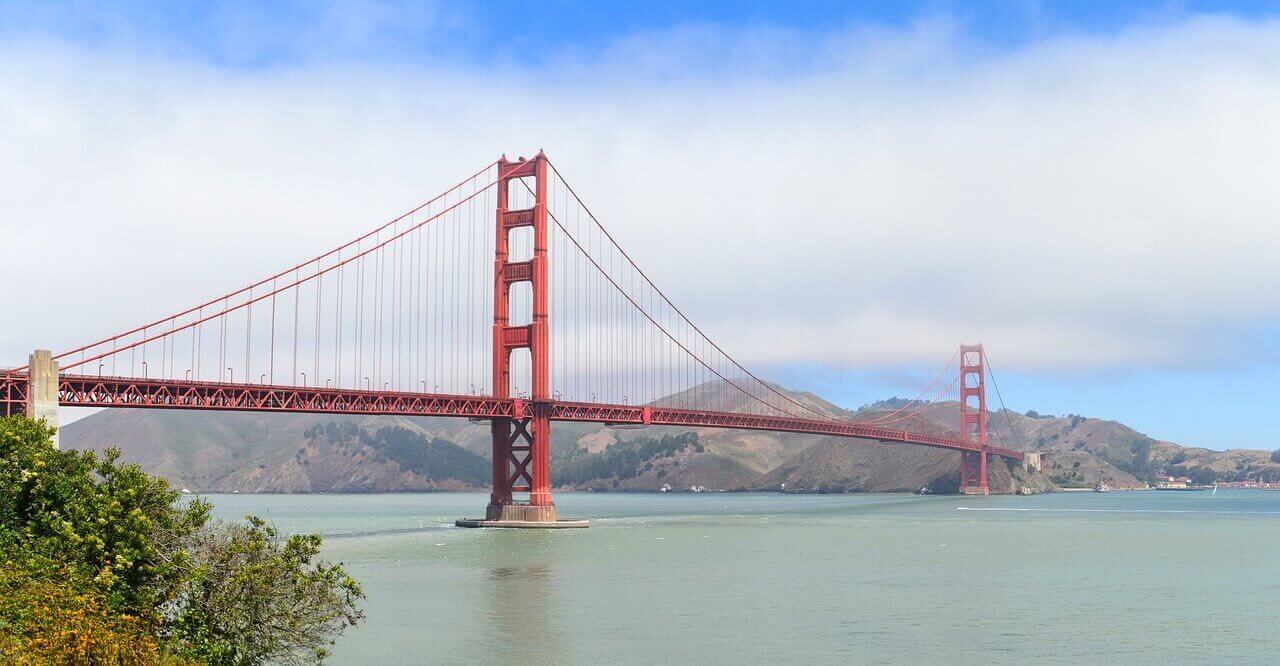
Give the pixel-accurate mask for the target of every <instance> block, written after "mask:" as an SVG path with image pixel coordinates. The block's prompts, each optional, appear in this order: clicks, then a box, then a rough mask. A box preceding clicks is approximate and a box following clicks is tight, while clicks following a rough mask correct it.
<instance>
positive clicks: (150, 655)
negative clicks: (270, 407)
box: [0, 417, 363, 664]
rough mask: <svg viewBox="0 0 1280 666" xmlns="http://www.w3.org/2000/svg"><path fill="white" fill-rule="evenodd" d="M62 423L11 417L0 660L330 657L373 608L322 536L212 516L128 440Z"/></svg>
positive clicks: (2, 422) (4, 458)
mask: <svg viewBox="0 0 1280 666" xmlns="http://www.w3.org/2000/svg"><path fill="white" fill-rule="evenodd" d="M52 434H53V433H52V430H50V429H49V428H47V427H46V426H45V425H44V424H43V423H42V422H34V421H30V420H28V419H26V418H23V417H9V418H2V419H0V561H2V562H3V566H2V567H0V662H3V663H19V664H45V663H51V664H53V663H56V664H152V663H177V664H185V663H210V664H261V663H267V662H273V663H297V662H302V661H319V660H321V659H323V658H324V657H325V656H326V654H327V648H328V646H330V645H331V644H332V643H333V642H334V640H336V638H337V637H338V636H339V635H340V634H341V633H342V631H343V630H344V629H345V628H346V627H349V626H354V625H356V624H357V623H358V622H360V621H361V619H362V618H363V615H362V613H361V611H360V610H359V608H358V605H357V604H358V602H359V600H360V599H361V598H362V597H363V594H362V592H361V590H360V586H359V585H358V584H357V583H356V582H355V581H354V580H352V579H351V577H350V576H348V575H347V573H346V572H345V571H344V570H343V568H342V567H341V566H340V565H334V564H329V563H327V562H324V561H323V560H319V559H317V556H318V554H319V552H320V546H321V540H320V536H319V535H317V534H309V535H308V534H294V535H289V536H287V537H285V536H283V535H280V534H279V533H277V531H276V530H275V528H274V527H272V526H271V525H270V524H268V523H267V522H265V521H263V520H260V519H258V518H254V517H248V518H247V521H246V522H244V523H239V522H235V523H233V522H223V521H217V520H213V519H212V518H211V517H210V508H211V507H210V505H209V504H208V503H207V502H204V501H202V500H199V499H193V500H191V501H183V499H182V495H181V493H179V492H178V491H176V490H174V489H173V488H171V487H170V486H169V484H168V483H167V482H166V481H165V480H164V479H161V478H157V477H153V476H150V475H148V474H146V473H144V472H143V471H142V470H141V469H140V468H139V467H138V466H137V465H126V464H121V463H120V461H119V458H120V453H119V451H118V450H115V449H111V450H107V451H106V452H105V453H103V454H102V455H99V454H97V453H93V452H83V451H59V450H58V449H55V448H54V447H53V444H52V440H51V436H52Z"/></svg>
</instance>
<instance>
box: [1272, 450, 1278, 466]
mask: <svg viewBox="0 0 1280 666" xmlns="http://www.w3.org/2000/svg"><path fill="white" fill-rule="evenodd" d="M1271 462H1273V463H1280V449H1276V450H1275V451H1272V452H1271Z"/></svg>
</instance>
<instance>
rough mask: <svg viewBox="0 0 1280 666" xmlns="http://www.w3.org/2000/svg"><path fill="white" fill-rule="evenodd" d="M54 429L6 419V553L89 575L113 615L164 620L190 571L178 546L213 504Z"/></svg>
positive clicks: (2, 485)
mask: <svg viewBox="0 0 1280 666" xmlns="http://www.w3.org/2000/svg"><path fill="white" fill-rule="evenodd" d="M51 435H52V430H50V429H49V428H47V427H46V426H45V425H44V424H43V422H36V421H31V420H28V419H25V418H22V417H13V418H6V419H0V491H2V492H0V548H3V549H4V550H5V551H16V552H20V553H29V554H35V555H44V556H46V557H48V558H50V559H51V560H52V561H56V562H60V563H62V564H63V565H65V566H66V567H67V568H68V570H69V571H70V572H71V574H72V575H78V576H84V577H87V578H91V579H93V580H94V581H95V584H96V585H97V586H98V587H99V588H101V589H102V590H104V591H105V592H106V594H107V598H106V602H107V604H108V606H109V607H110V608H112V609H114V610H116V611H119V612H122V613H127V614H130V615H134V616H138V617H141V618H143V619H144V620H145V621H147V622H151V623H156V622H158V621H159V619H160V618H159V616H158V615H157V609H158V608H159V607H160V606H161V605H162V604H164V603H165V602H167V601H168V600H169V599H171V598H172V596H173V594H174V593H175V591H176V589H177V587H178V585H179V579H180V576H181V571H182V569H183V567H184V566H185V565H186V558H187V553H186V552H185V551H184V550H183V549H182V548H179V547H177V546H178V544H179V543H180V542H181V541H182V540H184V539H186V538H188V537H190V536H191V535H192V534H194V533H195V531H196V530H197V529H199V528H201V527H203V526H204V525H205V524H206V523H207V522H208V520H209V508H210V507H209V505H208V504H207V503H205V502H201V501H198V500H197V501H194V502H190V503H187V504H185V505H182V506H179V505H178V504H177V501H178V499H179V497H180V494H179V493H178V492H177V491H175V490H173V489H172V488H170V487H169V484H168V483H167V482H166V481H165V480H164V479H160V478H156V477H152V476H148V475H147V474H145V473H143V472H142V470H141V469H139V468H138V466H136V465H120V464H117V461H118V460H119V457H120V452H119V451H118V450H115V449H111V450H108V451H107V452H106V454H105V455H104V456H103V457H102V458H101V459H99V458H98V457H97V456H96V455H94V454H93V453H92V452H87V451H59V450H57V449H55V448H53V446H52V444H51V441H50V436H51Z"/></svg>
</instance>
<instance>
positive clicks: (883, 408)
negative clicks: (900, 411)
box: [62, 384, 1280, 492]
mask: <svg viewBox="0 0 1280 666" xmlns="http://www.w3.org/2000/svg"><path fill="white" fill-rule="evenodd" d="M734 393H736V392H735V391H733V390H732V389H731V388H727V387H725V386H724V385H723V384H707V385H704V386H701V387H698V388H697V389H694V390H691V391H688V392H685V393H682V394H676V395H672V396H668V397H667V398H665V399H663V400H662V402H663V403H668V404H680V405H684V406H694V407H696V406H698V405H705V406H713V405H715V406H718V405H720V404H723V403H724V402H726V401H727V400H728V396H729V395H733V394H734ZM789 395H790V396H792V397H793V398H794V399H795V400H797V401H799V402H802V403H803V404H805V405H806V406H808V407H810V408H812V409H814V410H816V411H819V412H820V413H823V414H826V415H831V416H835V417H840V418H851V419H856V420H874V419H877V418H883V417H885V416H886V415H888V414H891V413H892V412H893V411H894V409H895V408H896V407H898V406H900V404H901V401H897V402H886V403H880V404H876V405H872V406H869V407H866V408H863V409H861V410H858V411H857V412H850V411H847V410H844V409H841V408H839V407H837V406H836V405H833V404H831V403H829V402H826V401H824V400H822V399H821V398H818V397H817V396H814V395H812V394H807V393H789ZM957 409H958V405H957V404H956V403H954V402H950V403H938V404H933V405H929V406H928V407H927V408H926V409H925V410H924V411H923V413H921V414H919V415H918V416H916V417H915V418H913V419H912V420H911V421H910V422H909V423H896V424H894V425H895V427H903V426H908V427H910V428H911V429H914V430H923V431H927V432H936V433H949V432H953V431H954V427H955V426H954V423H955V421H956V411H957ZM330 424H333V426H332V427H338V426H343V427H348V425H349V429H347V430H343V431H342V432H343V433H345V434H343V435H341V436H329V435H326V434H318V431H317V430H316V429H317V428H321V429H323V428H325V427H328V426H329V425H330ZM344 424H348V425H344ZM384 428H398V429H402V430H404V431H405V432H407V433H409V434H410V435H412V436H414V437H416V438H418V439H416V440H415V441H417V442H419V448H420V449H421V451H417V450H416V449H412V447H409V448H405V447H404V446H401V449H404V450H401V449H395V450H391V449H389V448H387V444H386V442H380V441H376V437H375V436H376V434H377V433H378V432H379V431H381V430H382V429H384ZM689 432H690V431H689V430H688V429H683V428H672V427H651V428H647V429H642V430H631V429H621V428H618V429H614V428H608V427H605V426H601V425H596V424H568V423H563V424H561V423H558V424H556V427H555V430H554V432H553V435H552V481H553V483H554V484H555V485H556V486H558V487H560V488H572V489H580V490H634V491H639V490H658V489H660V488H663V487H664V486H667V487H670V488H671V489H674V490H688V489H690V488H693V487H702V488H707V489H717V490H748V489H780V488H783V484H785V488H786V490H787V491H788V492H862V491H868V492H870V491H875V492H879V491H915V490H918V489H920V488H921V487H925V486H927V487H929V488H930V489H932V490H933V491H935V492H938V491H949V490H954V488H955V486H956V485H957V484H958V473H957V468H958V462H957V454H954V453H949V452H946V451H941V450H936V449H929V448H924V447H916V446H907V445H901V444H881V443H874V442H866V441H861V440H848V439H842V438H835V437H822V436H814V435H797V434H788V433H765V432H750V431H733V430H723V429H699V430H698V431H697V432H696V437H694V438H692V439H689V438H687V437H686V436H687V435H688V434H689ZM990 435H991V440H992V442H993V443H997V444H1000V445H1003V446H1009V447H1013V448H1022V449H1026V450H1033V451H1040V452H1042V453H1044V454H1045V458H1046V469H1045V472H1044V473H1043V474H1028V473H1026V472H1024V471H1023V470H1022V469H1021V468H1020V467H1019V466H1016V465H1015V466H1006V465H1004V464H1003V463H999V462H993V464H992V465H991V484H992V488H993V490H994V491H997V492H1014V491H1016V490H1017V489H1020V488H1028V489H1031V490H1033V491H1042V490H1047V489H1051V488H1053V487H1055V486H1067V487H1070V486H1075V487H1092V486H1093V485H1095V484H1097V483H1098V482H1099V481H1104V482H1106V483H1107V484H1108V485H1110V486H1112V487H1115V488H1127V487H1141V486H1143V485H1144V483H1145V481H1146V480H1147V479H1148V478H1149V477H1151V476H1152V475H1154V474H1155V473H1156V472H1160V471H1170V472H1173V473H1190V472H1192V471H1197V472H1198V473H1199V474H1202V475H1203V474H1214V475H1217V476H1218V477H1219V478H1220V479H1222V480H1234V479H1237V478H1250V479H1269V480H1280V464H1276V463H1273V462H1271V461H1270V458H1269V456H1268V454H1267V453H1266V452H1262V451H1247V450H1238V449H1237V450H1232V451H1225V452H1217V451H1209V450H1206V449H1190V448H1184V447H1180V446H1178V445H1176V444H1173V443H1170V442H1163V441H1158V440H1153V439H1151V438H1149V437H1146V436H1145V435H1143V434H1141V433H1138V432H1137V431H1134V430H1133V429H1131V428H1128V427H1126V426H1124V425H1123V424H1120V423H1117V422H1114V421H1103V420H1100V419H1089V418H1084V417H1079V416H1066V417H1042V416H1039V415H1035V414H1034V413H1031V414H1030V415H1023V414H1015V413H1006V412H1000V413H995V414H992V418H991V431H990ZM681 437H686V438H685V439H681ZM369 438H375V439H374V440H370V439H369ZM62 441H63V444H64V446H67V447H70V448H79V449H102V448H105V447H106V446H111V445H117V446H120V447H121V448H122V449H123V451H124V457H125V459H126V460H127V461H129V462H136V463H139V464H141V465H142V466H143V467H144V468H145V469H147V470H148V471H151V472H153V473H157V474H160V475H162V476H164V477H166V478H168V479H169V480H170V481H171V482H173V483H174V484H175V485H178V486H180V487H187V488H190V489H192V490H198V491H219V492H234V491H238V492H344V491H345V492H381V491H401V490H437V489H461V488H481V487H484V486H485V485H486V484H487V475H485V474H480V475H476V474H472V473H468V472H466V470H467V469H472V470H474V469H478V467H477V465H476V463H477V461H479V460H481V459H483V458H485V457H487V456H488V449H489V431H488V426H487V424H485V423H473V422H470V421H467V420H465V419H441V418H410V417H387V416H368V417H353V416H331V415H312V414H261V413H233V412H180V411H159V410H156V411H151V410H130V409H119V410H104V411H102V412H99V413H97V414H94V415H92V416H89V417H87V418H84V419H82V420H80V421H77V422H75V423H72V424H70V425H68V426H66V427H64V428H63V430H62ZM454 445H456V446H454ZM410 454H412V455H410ZM464 454H465V455H464ZM466 456H470V458H467V457H466ZM410 458H412V459H410ZM486 464H487V463H486ZM1206 470H1207V471H1206Z"/></svg>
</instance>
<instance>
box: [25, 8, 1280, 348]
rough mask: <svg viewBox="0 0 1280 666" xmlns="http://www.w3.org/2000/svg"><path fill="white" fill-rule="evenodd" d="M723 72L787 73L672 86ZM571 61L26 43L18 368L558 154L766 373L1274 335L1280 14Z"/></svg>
mask: <svg viewBox="0 0 1280 666" xmlns="http://www.w3.org/2000/svg"><path fill="white" fill-rule="evenodd" d="M805 48H808V49H809V51H808V53H809V54H810V57H795V58H794V59H793V60H791V61H789V62H786V59H787V57H788V56H787V54H788V53H792V52H795V51H797V50H801V49H805ZM710 50H715V51H718V52H722V53H729V54H733V56H734V58H738V59H741V60H745V61H748V62H751V63H753V65H761V64H762V63H767V62H782V64H784V65H786V66H785V67H784V66H780V67H778V68H775V69H773V70H769V69H768V68H766V69H765V74H762V75H753V74H743V73H741V72H737V73H735V71H734V70H733V69H732V68H724V67H719V68H717V67H712V68H710V69H709V70H707V69H699V68H690V71H687V72H682V71H681V66H682V63H686V62H695V61H696V59H697V58H698V57H699V56H700V55H705V54H706V53H708V52H709V51H710ZM813 54H820V55H819V56H814V55H813ZM640 56H644V57H640ZM729 61H730V60H729V59H727V60H725V61H724V62H729ZM554 63H555V64H554V65H552V66H548V67H546V68H542V69H520V68H517V67H507V68H503V69H501V70H499V71H492V72H484V71H479V70H477V69H469V68H462V67H459V68H451V69H442V68H430V67H377V66H373V65H347V66H339V65H334V64H328V65H325V66H320V65H315V66H307V65H297V66H290V67H282V68H276V69H267V70H239V69H220V68H216V67H210V66H205V65H200V64H195V63H193V62H191V61H173V62H159V61H156V60H153V59H147V58H145V57H143V56H139V55H136V54H134V55H130V54H128V53H122V52H111V51H107V52H102V51H99V52H93V53H90V52H86V51H79V50H76V49H74V48H71V47H68V46H65V45H59V44H56V43H49V42H43V43H36V42H18V41H11V42H10V43H9V44H7V45H5V46H3V47H0V146H3V152H4V159H3V160H0V183H3V186H0V237H2V238H3V241H2V242H0V279H3V281H4V282H5V283H6V284H7V285H10V288H8V289H6V294H7V297H6V299H5V307H6V308H7V309H9V312H10V316H8V317H6V322H5V326H3V327H0V361H3V362H4V363H10V362H12V363H16V362H20V361H22V360H23V359H25V355H26V353H27V352H28V351H29V349H30V348H31V347H33V346H37V345H40V346H53V347H55V348H59V347H67V346H69V345H71V344H74V343H79V342H83V341H85V340H87V339H89V338H97V337H100V336H101V335H104V334H108V333H111V332H114V331H115V330H117V329H122V328H126V327H128V326H131V325H134V324H136V323H139V322H140V321H141V320H143V319H149V318H153V317H155V316H158V315H161V314H164V313H168V312H170V311H172V310H176V309H178V308H181V307H183V306H186V305H188V304H190V303H192V302H194V301H196V300H197V299H200V298H202V297H205V296H209V295H212V294H215V293H220V292H222V291H225V290H227V289H229V288H233V287H237V286H240V285H241V284H243V283H247V282H249V281H250V280H252V279H256V278H258V277H261V276H263V275H266V274H268V273H269V272H271V271H273V270H274V269H276V268H279V267H283V266H284V265H288V264H290V263H291V262H293V261H295V260H297V259H300V258H304V257H309V256H312V255H314V254H316V253H318V252H319V251H321V250H324V249H328V247H330V246H334V245H336V244H338V243H339V242H342V241H345V240H347V239H349V238H351V237H354V236H355V235H356V234H357V233H358V232H361V231H363V230H365V229H368V228H371V227H373V226H375V225H376V224H378V223H380V222H382V221H384V220H386V219H389V218H390V217H391V216H393V215H394V214H396V213H398V212H399V211H402V210H404V209H406V208H408V207H410V206H411V205H413V204H414V203H416V202H418V201H420V200H423V199H426V198H428V197H429V196H431V195H432V194H434V193H436V192H437V191H439V190H441V189H443V188H444V187H445V186H446V185H447V184H451V183H452V182H454V181H456V180H457V179H458V178H460V177H462V176H463V175H464V174H465V173H469V171H470V170H474V169H475V168H478V166H480V165H482V164H484V163H485V162H487V161H489V160H491V159H493V158H494V157H496V155H497V154H498V153H499V152H502V151H504V150H505V151H508V152H509V153H511V154H515V153H518V152H525V153H526V154H527V153H531V152H533V151H536V150H537V149H538V148H539V147H545V148H546V149H547V150H548V152H549V154H551V156H552V158H553V159H554V160H555V161H556V162H557V164H558V165H559V166H560V167H561V169H562V170H563V171H564V172H565V175H566V176H567V177H568V178H570V180H571V181H572V182H573V184H574V185H575V187H576V188H577V189H578V191H579V192H580V193H582V194H583V196H584V197H585V198H586V199H587V201H588V203H589V204H590V205H591V206H592V207H593V209H594V210H595V211H596V213H597V214H598V215H600V216H601V218H602V219H603V221H604V222H605V223H606V224H607V225H608V226H609V227H610V228H611V230H612V231H613V232H614V234H615V236H617V237H618V238H619V240H620V241H621V242H622V244H623V245H624V247H626V248H627V249H628V251H629V252H631V253H632V255H633V256H634V257H635V258H636V259H637V261H638V262H639V263H640V264H641V265H642V266H643V267H644V268H645V270H646V271H648V272H649V274H650V275H651V276H653V277H654V279H655V280H656V281H657V282H658V283H659V285H660V286H662V287H663V288H664V289H666V290H667V291H668V293H669V294H670V295H671V296H672V297H673V299H674V300H675V301H676V302H677V304H679V305H681V307H683V308H684V309H685V310H686V312H688V313H689V314H690V316H691V317H692V318H693V319H694V320H695V321H697V322H698V323H699V324H700V325H703V326H704V328H705V329H706V330H707V331H708V332H709V333H711V334H712V336H713V337H714V338H716V339H717V340H718V341H720V342H721V343H722V345H723V346H724V347H725V348H726V349H728V350H730V351H735V350H736V352H737V353H738V354H739V356H741V357H742V360H743V361H745V362H748V363H757V364H759V363H778V362H832V363H843V364H849V365H857V366H875V365H881V364H896V363H903V362H911V361H921V362H934V361H940V360H942V359H944V358H945V357H946V355H947V354H948V353H949V352H950V350H951V348H952V347H953V346H954V344H956V343H958V342H960V341H961V340H968V341H972V340H977V339H982V340H984V341H985V342H986V343H987V345H988V346H989V347H990V348H991V350H992V352H993V354H995V355H996V356H997V358H1000V359H1002V365H1004V366H1005V367H1010V366H1018V367H1024V368H1031V367H1067V366H1086V367H1108V368H1114V367H1126V366H1132V365H1161V364H1184V363H1186V362H1188V360H1190V361H1195V362H1216V361H1222V360H1229V355H1230V354H1232V353H1247V350H1246V351H1241V350H1238V349H1236V348H1235V347H1234V345H1236V344H1238V343H1239V340H1236V339H1235V338H1233V337H1231V335H1230V334H1229V333H1228V331H1239V330H1247V329H1248V328H1249V327H1250V326H1251V325H1255V324H1261V323H1264V322H1267V321H1269V320H1273V319H1275V318H1276V317H1277V316H1280V295H1278V294H1277V291H1276V290H1275V289H1273V288H1271V287H1272V286H1273V285H1275V284H1276V283H1277V278H1280V262H1277V261H1276V260H1275V257H1277V256H1280V233H1277V220H1276V213H1277V211H1280V188H1277V187H1275V183H1276V182H1277V175H1278V173H1277V171H1278V168H1280V25H1277V24H1275V23H1256V24H1251V23H1242V22H1235V21H1227V20H1211V19H1200V20H1189V21H1185V22H1181V23H1176V24H1168V25H1165V26H1163V27H1159V28H1151V29H1146V30H1135V31H1128V32H1123V33H1120V34H1116V35H1113V36H1108V37H1105V38H1103V37H1099V38H1062V39H1055V40H1051V41H1046V42H1041V43H1037V44H1033V45H1031V46H1028V47H1025V48H1021V49H1018V50H1016V51H1012V52H1007V53H1003V54H999V55H990V54H988V55H975V54H974V53H973V52H972V50H971V49H969V48H967V47H966V45H965V44H963V42H962V40H959V39H957V38H956V37H955V36H954V35H952V34H951V33H950V32H949V31H948V29H947V26H946V25H945V24H935V23H926V24H922V25H921V26H920V27H919V28H918V29H915V30H912V31H907V32H900V33H889V32H884V31H870V30H865V29H851V30H849V31H847V32H844V33H840V34H835V35H825V36H815V35H805V34H797V33H788V32H782V31H777V32H772V31H760V30H756V31H751V32H748V33H725V32H722V31H714V30H696V29H695V30H681V31H674V32H671V33H663V34H656V35H638V36H634V37H632V38H630V39H628V40H626V41H625V42H624V43H620V44H618V45H616V46H615V47H614V48H612V49H609V50H607V51H606V52H605V53H604V54H603V55H602V56H599V57H598V58H596V59H594V60H592V61H591V62H586V61H583V60H580V59H576V58H575V57H574V56H572V55H566V56H564V57H562V58H559V59H557V60H555V61H554ZM721 70H723V71H721ZM742 71H745V72H757V73H758V72H760V71H761V68H760V67H755V66H753V67H747V68H744V69H743V70H742ZM14 285H16V286H14ZM1222 350H1228V351H1222Z"/></svg>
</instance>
